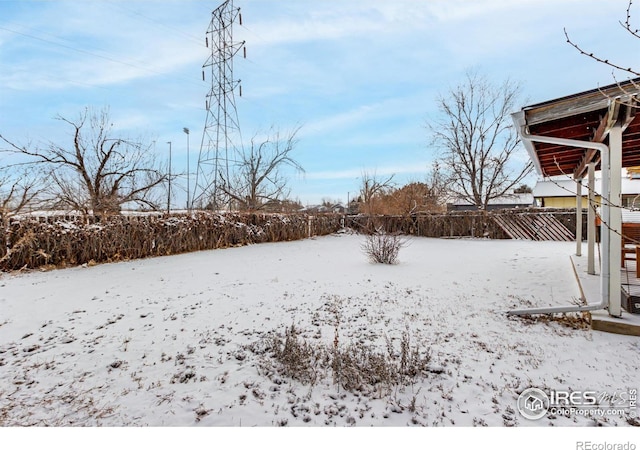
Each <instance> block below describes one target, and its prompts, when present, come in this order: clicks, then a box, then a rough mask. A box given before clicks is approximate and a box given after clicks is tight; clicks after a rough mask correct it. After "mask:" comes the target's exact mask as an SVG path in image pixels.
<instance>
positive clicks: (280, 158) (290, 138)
mask: <svg viewBox="0 0 640 450" xmlns="http://www.w3.org/2000/svg"><path fill="white" fill-rule="evenodd" d="M299 130H300V128H299V127H298V128H296V129H295V130H293V131H292V132H291V133H289V134H288V135H287V136H286V137H284V138H283V137H281V136H280V133H279V132H278V131H275V132H273V133H272V135H271V136H270V137H267V138H266V139H265V140H263V141H261V142H258V138H257V136H254V137H253V138H252V139H251V145H250V146H249V148H248V149H243V150H242V151H241V152H240V158H239V162H238V167H237V168H236V170H234V172H233V174H232V175H230V177H229V178H231V179H230V180H227V179H225V174H223V173H220V174H219V176H220V178H221V179H222V181H223V182H222V186H221V187H220V189H221V191H222V192H223V193H224V194H226V195H227V196H228V197H229V198H230V199H231V200H232V201H233V203H235V204H236V206H237V207H238V209H242V210H250V211H257V210H260V209H263V208H266V207H267V206H268V205H269V204H272V203H274V202H281V201H283V200H286V199H288V197H289V194H290V189H289V187H288V179H287V177H286V175H285V174H284V169H286V168H287V167H289V168H292V169H294V170H295V171H298V172H304V169H303V168H302V166H301V165H300V164H299V163H298V162H297V161H296V160H295V159H293V156H292V152H293V151H294V149H295V146H296V143H297V139H296V135H297V133H298V131H299Z"/></svg>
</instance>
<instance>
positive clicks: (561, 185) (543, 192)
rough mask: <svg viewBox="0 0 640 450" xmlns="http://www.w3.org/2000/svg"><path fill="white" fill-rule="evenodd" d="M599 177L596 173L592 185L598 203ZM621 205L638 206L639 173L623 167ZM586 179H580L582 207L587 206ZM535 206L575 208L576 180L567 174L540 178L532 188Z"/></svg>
mask: <svg viewBox="0 0 640 450" xmlns="http://www.w3.org/2000/svg"><path fill="white" fill-rule="evenodd" d="M601 186H602V183H601V179H600V178H599V174H596V181H595V186H594V191H595V200H596V202H597V203H598V204H599V203H600V200H601V197H600V192H601V190H602V189H601ZM621 192H622V206H623V207H625V208H634V207H635V208H640V174H639V173H638V172H637V171H632V170H625V169H623V177H622V186H621ZM588 195H589V192H588V190H587V180H583V181H582V207H583V208H587V207H588V204H587V203H588ZM533 196H534V198H535V204H536V206H540V207H543V208H575V207H576V182H575V181H574V180H573V179H572V178H571V177H569V176H564V175H562V176H557V177H550V178H547V179H544V180H540V181H538V182H537V183H536V185H535V187H534V188H533Z"/></svg>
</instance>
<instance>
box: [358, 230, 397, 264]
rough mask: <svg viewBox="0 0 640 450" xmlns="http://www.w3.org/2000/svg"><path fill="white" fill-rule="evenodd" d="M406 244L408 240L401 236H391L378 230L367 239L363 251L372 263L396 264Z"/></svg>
mask: <svg viewBox="0 0 640 450" xmlns="http://www.w3.org/2000/svg"><path fill="white" fill-rule="evenodd" d="M406 243H407V241H406V239H405V238H403V237H402V236H400V235H399V234H395V233H393V234H390V233H387V232H386V231H384V230H383V229H381V228H378V229H377V230H376V232H375V233H373V234H370V235H367V236H366V237H365V241H364V243H363V244H362V251H363V253H364V254H365V255H366V256H367V257H368V258H369V260H370V261H371V262H372V263H380V264H396V263H397V262H398V253H400V249H401V248H402V247H404V246H405V245H406Z"/></svg>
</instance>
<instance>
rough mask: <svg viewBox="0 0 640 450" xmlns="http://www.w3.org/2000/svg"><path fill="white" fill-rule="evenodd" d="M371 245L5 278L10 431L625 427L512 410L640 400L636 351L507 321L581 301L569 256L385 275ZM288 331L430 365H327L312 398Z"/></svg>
mask: <svg viewBox="0 0 640 450" xmlns="http://www.w3.org/2000/svg"><path fill="white" fill-rule="evenodd" d="M363 239H364V238H363V237H362V236H358V235H351V234H342V235H333V236H327V237H322V238H317V239H308V240H304V241H296V242H288V243H276V244H260V245H253V246H248V247H240V248H230V249H225V250H213V251H203V252H198V253H191V254H183V255H177V256H170V257H161V258H153V259H146V260H136V261H130V262H123V263H115V264H104V265H98V266H93V267H77V268H72V269H65V270H53V271H49V272H32V273H25V274H4V275H2V278H0V314H1V315H0V425H5V426H12V425H56V426H62V425H91V426H94V425H105V426H138V425H152V426H234V427H236V426H255V425H257V426H282V425H287V426H334V425H337V426H370V425H374V426H405V425H428V426H432V425H437V426H473V425H477V426H483V425H488V426H550V425H557V426H574V425H598V424H604V425H621V426H626V425H628V422H627V420H626V418H625V417H604V418H597V419H590V418H585V417H582V416H574V417H561V416H557V417H554V416H550V417H545V418H543V419H541V420H538V421H530V420H527V419H525V418H523V417H522V416H520V414H519V413H518V411H517V407H516V406H517V405H516V400H517V398H518V395H519V393H520V392H522V390H524V389H525V388H528V387H539V388H543V389H544V388H546V389H575V390H582V389H593V390H599V391H609V392H614V391H620V390H622V389H626V388H629V387H637V385H638V377H637V370H638V363H637V361H638V357H639V356H640V345H639V340H638V338H634V337H628V336H619V335H613V334H605V333H601V332H596V331H591V330H590V329H588V328H584V327H580V326H579V325H580V324H579V323H577V324H576V326H575V327H571V326H568V325H567V324H562V323H558V322H553V321H532V320H524V319H520V318H509V317H506V316H505V315H504V314H503V311H505V310H507V309H510V308H513V307H523V306H524V307H526V306H533V305H536V306H543V305H556V304H565V303H570V302H571V301H572V300H573V299H575V298H577V297H578V290H577V285H576V282H575V279H574V275H573V273H572V269H571V265H570V261H569V255H570V254H571V252H572V250H573V248H574V247H573V245H574V244H572V243H560V242H528V241H507V240H505V241H491V240H467V239H460V240H447V239H428V238H412V239H411V240H410V242H409V245H408V246H407V247H406V248H403V249H402V250H401V251H400V256H399V259H400V263H399V264H397V265H393V266H389V265H380V264H377V265H376V264H371V263H369V262H368V261H367V258H366V257H365V256H364V255H363V254H362V252H361V248H360V247H361V245H362V242H363ZM292 326H293V327H294V329H295V330H297V331H296V334H295V340H293V338H292V342H296V343H298V344H300V348H307V349H310V348H311V349H327V353H328V354H329V355H330V354H331V349H334V350H336V349H347V348H356V349H361V350H362V349H365V350H366V351H369V352H371V351H373V350H372V349H377V350H376V351H378V352H379V354H380V355H387V357H388V358H387V359H389V360H393V361H396V362H398V364H400V361H399V360H400V358H401V357H402V355H403V354H414V355H417V356H416V358H418V360H419V361H420V362H421V363H422V362H424V365H422V366H421V368H422V370H421V371H420V373H418V374H413V375H412V376H409V375H407V376H405V377H403V381H402V383H399V384H397V385H386V384H385V383H377V384H375V383H372V384H366V383H365V384H363V385H362V386H360V387H359V388H357V389H351V390H347V389H345V388H344V387H343V386H340V385H338V384H337V383H334V379H335V377H336V370H339V369H336V368H335V367H332V366H331V365H327V364H324V365H322V364H319V365H318V367H317V370H316V371H314V372H313V374H312V380H311V381H307V382H304V383H303V382H301V381H297V380H293V379H291V378H289V377H287V376H286V374H285V373H284V372H283V371H282V370H281V369H282V367H281V366H280V361H277V360H276V359H274V358H273V352H272V351H271V350H272V348H271V347H272V346H273V343H274V342H280V343H284V342H285V333H286V331H287V330H291V327H292ZM270 345H271V347H270ZM403 346H404V347H403ZM403 348H404V349H405V350H407V349H409V350H410V352H409V353H404V352H403ZM411 352H413V353H411ZM370 354H371V353H370Z"/></svg>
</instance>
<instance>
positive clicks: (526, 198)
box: [447, 194, 575, 211]
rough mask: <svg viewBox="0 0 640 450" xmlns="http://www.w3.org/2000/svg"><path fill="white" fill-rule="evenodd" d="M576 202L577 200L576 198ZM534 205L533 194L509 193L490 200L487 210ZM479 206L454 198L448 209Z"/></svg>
mask: <svg viewBox="0 0 640 450" xmlns="http://www.w3.org/2000/svg"><path fill="white" fill-rule="evenodd" d="M574 202H575V200H574ZM532 206H534V203H533V194H507V195H504V196H502V197H500V198H494V199H492V200H489V204H488V205H487V211H491V210H496V209H510V208H530V207H532ZM478 209H480V208H478V206H476V205H474V204H472V203H471V202H468V201H466V200H454V201H452V202H450V203H447V211H477V210H478Z"/></svg>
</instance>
